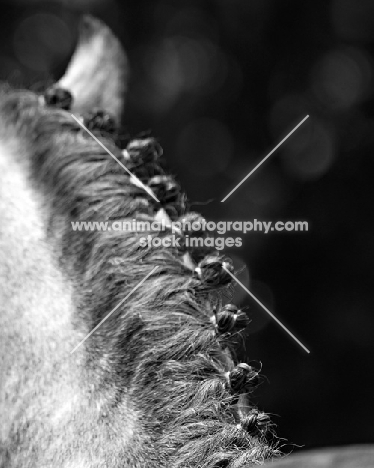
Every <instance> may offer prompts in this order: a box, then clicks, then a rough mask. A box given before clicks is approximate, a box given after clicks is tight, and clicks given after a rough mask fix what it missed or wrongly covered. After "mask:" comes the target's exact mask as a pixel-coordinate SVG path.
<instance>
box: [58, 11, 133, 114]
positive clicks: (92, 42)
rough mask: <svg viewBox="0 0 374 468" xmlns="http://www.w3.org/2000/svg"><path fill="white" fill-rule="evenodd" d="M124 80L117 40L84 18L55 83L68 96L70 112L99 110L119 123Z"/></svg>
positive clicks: (125, 73) (124, 62) (124, 67)
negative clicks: (75, 42)
mask: <svg viewBox="0 0 374 468" xmlns="http://www.w3.org/2000/svg"><path fill="white" fill-rule="evenodd" d="M127 78H128V64H127V58H126V55H125V52H124V50H123V48H122V46H121V44H120V42H119V40H118V39H117V38H116V37H115V36H114V34H113V33H112V31H111V30H110V29H109V28H108V27H107V26H106V25H105V24H103V23H102V22H101V21H99V20H98V19H96V18H93V17H92V16H90V15H85V16H84V17H83V19H82V21H81V24H80V31H79V38H78V44H77V48H76V50H75V52H74V54H73V56H72V58H71V61H70V63H69V65H68V68H67V70H66V72H65V74H64V76H63V77H62V78H61V79H60V81H59V82H58V83H57V86H60V87H61V88H65V89H68V90H69V91H70V92H71V93H72V95H73V98H74V100H73V108H72V111H73V112H77V113H81V114H83V113H86V112H89V111H91V110H92V109H93V108H100V109H103V110H105V111H107V112H109V113H111V114H112V115H113V116H114V117H115V118H116V119H117V120H120V117H121V113H122V110H123V107H124V101H125V94H126V90H127Z"/></svg>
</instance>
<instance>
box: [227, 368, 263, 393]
mask: <svg viewBox="0 0 374 468" xmlns="http://www.w3.org/2000/svg"><path fill="white" fill-rule="evenodd" d="M228 381H229V386H230V390H231V392H232V393H234V394H242V393H248V392H249V391H250V390H252V389H253V388H254V387H256V386H257V385H258V382H259V377H258V372H257V371H256V370H255V369H254V368H253V367H252V366H249V365H248V364H245V363H241V364H238V365H237V366H236V367H234V369H232V371H231V372H229V374H228Z"/></svg>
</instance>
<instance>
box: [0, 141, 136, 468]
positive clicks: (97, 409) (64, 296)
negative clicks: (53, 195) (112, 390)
mask: <svg viewBox="0 0 374 468" xmlns="http://www.w3.org/2000/svg"><path fill="white" fill-rule="evenodd" d="M22 153H24V151H22V148H20V147H17V145H16V144H9V143H8V142H7V143H4V141H1V140H0V219H1V223H0V355H1V356H2V357H4V356H5V357H6V358H5V359H4V358H2V360H1V362H0V376H1V377H0V382H1V383H0V413H1V414H2V415H3V416H2V423H1V429H0V447H4V446H5V447H6V448H5V451H4V452H3V453H6V455H2V454H1V450H0V465H1V466H3V463H2V462H4V460H2V457H7V458H6V460H8V458H12V460H13V461H12V463H10V464H9V466H32V457H31V459H30V453H31V452H30V447H33V444H35V447H33V448H34V453H35V454H36V453H38V454H37V455H35V457H36V458H35V460H34V462H35V466H36V465H37V464H39V466H45V465H47V462H46V461H45V462H43V461H42V460H48V459H49V458H50V459H56V451H57V452H59V451H64V452H65V453H61V454H60V455H59V459H61V460H66V463H67V465H66V466H71V464H72V465H73V466H77V467H80V466H82V467H85V466H92V462H93V460H92V450H91V449H92V443H93V442H92V441H93V440H95V438H96V440H100V439H101V440H100V442H101V443H105V444H107V445H106V450H107V453H110V452H111V449H109V450H108V446H109V447H110V442H108V441H103V440H102V433H100V423H99V422H98V420H99V419H100V418H102V417H103V414H105V408H104V409H103V405H102V404H101V402H102V401H105V402H106V404H108V402H109V404H110V398H108V395H105V396H104V395H102V396H101V397H100V395H98V393H97V392H96V391H95V389H94V388H93V387H94V382H95V380H94V379H93V378H92V376H91V375H90V376H88V375H87V372H89V370H87V367H86V366H85V365H84V362H83V357H84V352H83V349H82V352H77V353H75V354H73V355H70V351H71V350H72V349H73V348H74V346H75V345H76V344H77V343H79V342H80V340H81V339H82V338H83V337H84V335H85V333H86V330H83V329H80V330H77V327H76V326H74V323H75V315H76V314H75V306H74V294H75V293H74V288H73V284H72V281H70V279H69V278H67V277H66V275H64V273H63V272H62V271H61V269H60V268H59V265H58V260H57V258H56V257H57V256H55V254H54V249H53V247H52V245H51V242H49V241H48V238H47V226H46V220H47V213H46V209H47V203H45V201H44V200H43V197H42V195H41V194H40V193H38V192H37V191H36V190H35V189H34V188H33V187H32V184H31V182H30V179H29V176H28V170H27V164H24V163H22V162H21V161H22V158H23V156H24V157H25V159H24V160H26V158H27V155H26V154H22ZM35 389H37V390H35ZM123 406H126V402H125V401H124V403H123ZM9 408H11V410H9ZM21 413H22V417H20V416H17V415H20V414H21ZM73 414H78V415H80V416H79V420H78V421H77V420H74V421H72V417H73V416H72V415H73ZM117 414H118V417H117V418H114V419H113V418H111V424H112V426H113V431H116V430H119V428H116V420H117V421H118V424H119V425H121V428H120V430H121V432H122V437H121V440H122V442H125V440H126V435H128V436H131V434H132V424H131V418H130V417H129V414H131V413H130V411H129V408H125V407H123V408H122V409H121V408H120V409H118V408H117ZM124 414H126V415H127V418H126V425H125V427H123V422H124V419H125V416H124ZM122 417H123V418H122ZM14 421H16V423H14ZM36 433H43V434H44V435H43V436H41V435H39V436H38V437H39V438H38V437H35V434H36ZM31 434H34V436H33V437H34V440H32V435H31ZM78 434H80V443H81V447H86V450H87V453H85V450H84V449H82V450H80V451H79V452H77V451H76V450H73V448H72V447H73V446H74V444H76V438H77V436H78ZM82 434H85V435H84V436H83V438H84V437H86V439H87V440H86V441H83V440H82ZM105 434H106V433H105ZM108 437H110V434H109V435H108ZM15 439H17V440H18V441H19V440H21V441H23V444H24V447H22V445H23V444H22V443H19V442H18V444H17V445H18V449H17V450H18V451H17V455H15V454H14V453H12V454H10V453H11V451H12V449H11V447H7V446H6V445H7V444H9V441H10V440H15ZM48 440H51V441H52V440H55V441H58V440H60V441H62V440H63V441H64V448H62V447H63V444H62V443H61V444H58V443H57V444H56V442H55V445H50V444H49V443H48ZM6 441H7V442H6ZM36 441H37V444H38V446H36ZM96 444H97V442H96ZM43 445H44V447H43ZM90 447H91V448H90ZM22 449H24V452H23V450H22ZM112 450H113V451H112V455H113V456H115V452H116V451H118V450H123V446H121V447H120V448H118V447H113V448H112ZM41 451H43V452H44V453H43V454H41ZM82 452H83V453H82ZM90 452H91V453H90ZM101 452H102V450H101V449H100V450H98V451H97V453H98V454H99V453H101ZM24 456H25V457H28V461H27V463H26V462H25V460H24V459H23V458H22V457H24ZM97 456H100V455H97ZM77 457H78V458H79V459H77ZM29 463H30V465H29ZM43 463H45V465H44V464H43ZM62 466H65V465H62ZM95 466H96V465H95Z"/></svg>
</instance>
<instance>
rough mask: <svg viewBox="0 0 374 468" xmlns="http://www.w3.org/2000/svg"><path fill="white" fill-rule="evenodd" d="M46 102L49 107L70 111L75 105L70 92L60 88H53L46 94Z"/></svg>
mask: <svg viewBox="0 0 374 468" xmlns="http://www.w3.org/2000/svg"><path fill="white" fill-rule="evenodd" d="M43 97H44V102H45V104H46V105H47V106H51V107H57V108H60V109H63V110H70V109H71V106H72V104H73V95H72V94H71V92H70V91H68V90H67V89H64V88H60V87H58V86H52V87H51V88H48V89H47V90H46V91H45V92H44V95H43Z"/></svg>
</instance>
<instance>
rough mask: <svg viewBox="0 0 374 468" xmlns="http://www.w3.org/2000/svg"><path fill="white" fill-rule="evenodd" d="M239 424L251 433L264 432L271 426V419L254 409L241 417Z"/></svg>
mask: <svg viewBox="0 0 374 468" xmlns="http://www.w3.org/2000/svg"><path fill="white" fill-rule="evenodd" d="M240 426H241V427H242V429H244V430H245V431H247V432H248V433H249V434H251V435H257V434H258V433H262V434H265V433H266V432H267V431H268V430H269V428H270V426H271V420H270V417H269V415H267V414H266V413H263V412H261V411H258V410H257V409H254V410H252V412H251V413H250V414H248V415H247V416H245V417H244V418H242V420H241V421H240Z"/></svg>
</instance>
